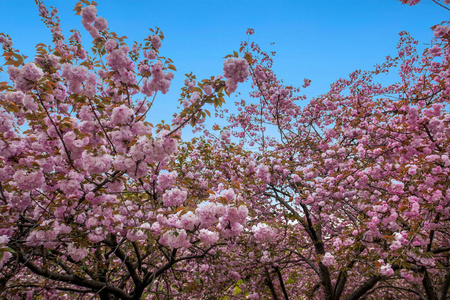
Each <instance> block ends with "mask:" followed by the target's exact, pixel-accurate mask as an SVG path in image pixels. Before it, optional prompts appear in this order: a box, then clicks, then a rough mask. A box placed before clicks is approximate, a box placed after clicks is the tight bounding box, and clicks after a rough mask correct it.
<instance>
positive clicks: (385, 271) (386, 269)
mask: <svg viewBox="0 0 450 300" xmlns="http://www.w3.org/2000/svg"><path fill="white" fill-rule="evenodd" d="M383 263H384V262H383ZM393 274H394V270H393V269H392V267H391V265H390V264H386V265H383V266H381V267H380V275H382V276H391V275H393Z"/></svg>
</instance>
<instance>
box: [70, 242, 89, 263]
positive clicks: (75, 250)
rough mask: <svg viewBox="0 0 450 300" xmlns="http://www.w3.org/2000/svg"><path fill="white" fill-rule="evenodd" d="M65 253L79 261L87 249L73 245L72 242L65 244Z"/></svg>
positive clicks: (84, 255)
mask: <svg viewBox="0 0 450 300" xmlns="http://www.w3.org/2000/svg"><path fill="white" fill-rule="evenodd" d="M67 253H68V254H69V256H70V257H71V258H72V259H73V260H74V261H80V260H82V259H83V258H85V257H86V256H87V254H88V249H87V248H83V247H75V244H74V243H70V244H69V245H68V246H67Z"/></svg>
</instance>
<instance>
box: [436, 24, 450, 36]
mask: <svg viewBox="0 0 450 300" xmlns="http://www.w3.org/2000/svg"><path fill="white" fill-rule="evenodd" d="M449 31H450V27H449V26H443V25H436V27H435V28H434V36H435V37H443V36H444V35H447V34H448V33H449Z"/></svg>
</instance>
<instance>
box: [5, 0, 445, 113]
mask: <svg viewBox="0 0 450 300" xmlns="http://www.w3.org/2000/svg"><path fill="white" fill-rule="evenodd" d="M45 3H46V4H47V5H48V6H56V7H57V8H58V9H59V11H60V17H61V21H62V28H63V30H64V33H65V34H66V36H68V35H69V30H70V29H71V28H78V29H82V26H81V23H80V19H81V18H80V16H75V15H74V12H73V11H72V10H73V7H74V6H75V3H76V1H71V0H64V1H63V0H52V1H50V0H48V1H45ZM97 3H98V10H99V13H98V15H100V16H103V17H104V18H106V19H107V20H108V22H109V27H110V28H111V29H112V30H113V31H115V32H117V33H118V34H119V35H126V36H127V37H129V40H130V41H134V40H136V41H142V40H143V39H144V38H145V37H146V36H147V35H148V32H149V31H148V28H151V27H154V26H158V27H160V28H161V29H162V30H163V31H164V34H165V36H166V39H165V40H164V42H163V47H162V49H161V54H162V55H165V56H167V57H170V58H172V59H173V61H174V63H175V65H176V67H177V69H178V72H176V74H175V79H174V82H173V85H172V88H171V91H170V92H169V93H168V94H167V95H164V96H161V97H159V98H158V99H157V104H156V106H155V109H157V110H158V112H156V111H155V112H153V116H154V117H155V118H158V117H161V118H165V119H170V115H171V114H172V113H173V112H174V111H176V106H177V99H178V94H179V92H178V91H179V88H180V87H181V85H182V82H183V80H184V74H185V73H189V72H191V71H192V72H193V73H194V74H196V75H197V77H198V78H200V79H201V78H204V77H209V76H212V75H217V74H220V73H221V72H222V67H223V57H224V56H225V55H227V54H229V53H232V52H233V50H238V49H239V44H240V41H241V40H244V39H246V35H245V31H246V29H247V28H254V29H255V35H253V39H254V41H256V42H257V43H259V44H260V46H261V47H262V48H263V49H264V50H267V51H276V52H277V55H276V57H275V64H274V69H275V71H276V73H277V74H278V76H279V78H282V79H284V80H285V82H286V83H287V84H292V85H296V86H300V85H302V82H303V78H305V77H306V78H309V79H311V80H312V84H311V87H309V88H308V89H306V90H305V93H306V94H307V95H308V96H316V95H319V94H322V93H325V92H326V91H327V89H328V87H329V85H330V84H331V83H332V82H334V81H335V80H336V79H338V78H340V77H345V76H346V75H347V74H349V73H350V72H352V71H354V70H356V69H363V70H364V69H370V68H371V67H372V66H373V65H374V64H376V63H382V62H383V61H384V58H385V57H386V55H395V47H396V44H397V41H398V33H399V32H400V31H402V30H404V31H408V32H410V33H411V35H412V36H413V37H414V38H415V39H417V40H419V42H420V43H419V44H420V45H421V47H424V45H425V44H427V43H429V42H430V40H431V39H432V37H433V35H432V31H431V30H430V27H431V26H432V25H434V24H437V23H440V22H442V21H445V20H448V18H449V16H450V11H447V10H444V9H442V8H441V7H439V6H437V5H436V4H434V3H433V2H432V1H431V0H422V2H421V3H419V4H418V5H416V6H412V7H410V6H407V5H402V4H401V2H400V1H398V0H308V1H303V0H296V1H294V0H291V1H288V0H277V1H274V0H272V1H267V0H258V1H254V0H251V1H245V0H240V1H237V0H222V1H213V0H209V1H206V0H199V1H178V0H165V1H162V0H159V1H153V0H121V1H119V0H98V1H97ZM0 10H1V11H2V14H1V17H2V21H1V23H0V32H5V33H8V34H9V35H10V36H11V37H12V39H13V42H14V45H15V47H16V48H18V49H20V50H21V52H22V53H24V54H26V55H29V56H32V55H33V53H34V46H35V45H36V44H37V43H40V42H45V43H50V41H51V37H50V33H49V31H48V30H47V29H46V27H45V26H44V25H43V24H42V23H41V22H40V20H39V16H38V12H37V7H36V5H35V4H34V1H32V0H0ZM82 33H84V31H83V30H82ZM83 40H84V41H86V42H87V41H90V40H91V39H90V37H89V36H88V34H87V33H84V34H83ZM271 43H274V44H273V45H271ZM242 97H243V98H245V97H246V96H245V95H244V94H243V95H242ZM233 101H235V99H231V100H230V101H229V103H228V104H229V105H230V104H231V102H233ZM155 121H156V120H155Z"/></svg>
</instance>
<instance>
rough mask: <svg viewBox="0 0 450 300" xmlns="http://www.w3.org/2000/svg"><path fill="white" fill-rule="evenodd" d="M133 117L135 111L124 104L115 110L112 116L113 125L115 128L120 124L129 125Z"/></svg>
mask: <svg viewBox="0 0 450 300" xmlns="http://www.w3.org/2000/svg"><path fill="white" fill-rule="evenodd" d="M133 115H134V112H133V110H132V109H131V108H129V107H127V106H126V105H125V104H122V105H121V106H119V107H116V108H114V109H113V111H112V114H111V123H112V125H113V126H115V125H118V124H119V125H124V124H128V123H130V122H131V120H132V117H133Z"/></svg>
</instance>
